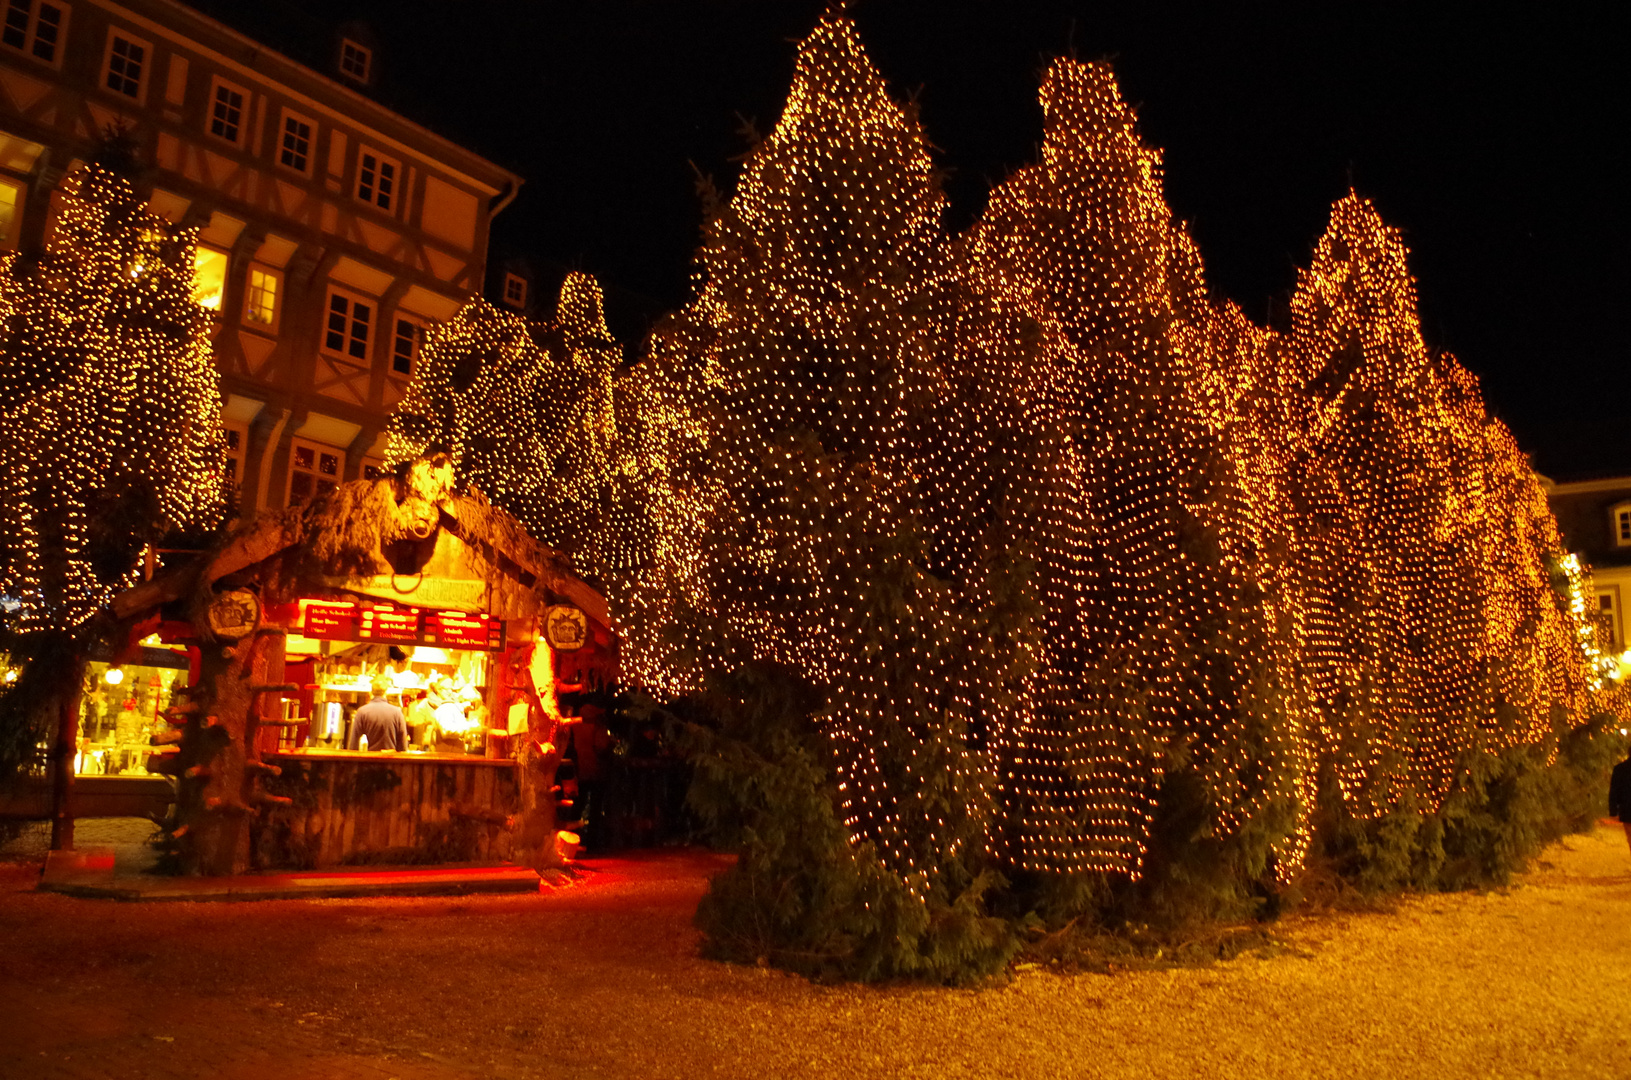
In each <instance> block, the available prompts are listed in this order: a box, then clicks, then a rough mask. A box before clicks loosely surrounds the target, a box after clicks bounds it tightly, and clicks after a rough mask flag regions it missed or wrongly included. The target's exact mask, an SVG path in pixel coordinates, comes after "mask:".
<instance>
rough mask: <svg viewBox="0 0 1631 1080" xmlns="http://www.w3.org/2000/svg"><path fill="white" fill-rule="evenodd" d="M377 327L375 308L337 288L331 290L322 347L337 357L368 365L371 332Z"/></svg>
mask: <svg viewBox="0 0 1631 1080" xmlns="http://www.w3.org/2000/svg"><path fill="white" fill-rule="evenodd" d="M373 325H374V305H372V304H369V303H365V302H363V301H361V300H358V299H357V298H355V297H353V296H347V295H346V294H345V293H342V292H340V291H339V290H337V289H331V290H329V294H328V312H327V314H326V315H325V317H324V323H323V348H324V349H325V350H326V351H328V352H331V353H334V354H336V355H338V356H344V357H346V358H347V359H350V360H355V361H357V362H358V363H366V362H367V360H368V339H369V331H371V330H372V329H373Z"/></svg>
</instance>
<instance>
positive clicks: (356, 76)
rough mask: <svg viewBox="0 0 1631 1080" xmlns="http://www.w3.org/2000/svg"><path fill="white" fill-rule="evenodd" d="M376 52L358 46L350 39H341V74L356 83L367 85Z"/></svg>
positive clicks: (363, 46)
mask: <svg viewBox="0 0 1631 1080" xmlns="http://www.w3.org/2000/svg"><path fill="white" fill-rule="evenodd" d="M373 63H374V52H373V50H372V49H370V48H368V47H367V46H365V45H358V44H357V43H356V42H355V41H352V40H351V39H350V38H341V39H340V74H341V75H344V76H345V77H346V78H348V79H351V80H352V81H354V82H360V83H366V82H367V81H368V70H369V68H371V67H372V66H373Z"/></svg>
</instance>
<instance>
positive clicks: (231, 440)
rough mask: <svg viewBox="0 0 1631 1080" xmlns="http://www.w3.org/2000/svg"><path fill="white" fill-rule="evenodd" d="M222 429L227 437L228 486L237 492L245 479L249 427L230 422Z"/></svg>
mask: <svg viewBox="0 0 1631 1080" xmlns="http://www.w3.org/2000/svg"><path fill="white" fill-rule="evenodd" d="M221 427H222V430H223V432H224V433H225V435H226V463H225V472H226V478H227V486H228V487H230V488H232V489H233V490H237V488H238V485H239V484H241V483H243V479H244V453H245V451H247V450H248V449H249V425H248V424H240V423H238V422H237V421H235V420H228V421H226V422H224V423H223V424H222V425H221Z"/></svg>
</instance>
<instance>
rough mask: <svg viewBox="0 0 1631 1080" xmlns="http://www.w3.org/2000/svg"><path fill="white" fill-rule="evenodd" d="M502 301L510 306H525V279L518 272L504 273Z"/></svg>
mask: <svg viewBox="0 0 1631 1080" xmlns="http://www.w3.org/2000/svg"><path fill="white" fill-rule="evenodd" d="M504 302H505V303H506V304H509V305H510V306H511V307H517V308H524V307H526V306H527V279H526V278H524V277H522V276H521V275H520V274H505V275H504Z"/></svg>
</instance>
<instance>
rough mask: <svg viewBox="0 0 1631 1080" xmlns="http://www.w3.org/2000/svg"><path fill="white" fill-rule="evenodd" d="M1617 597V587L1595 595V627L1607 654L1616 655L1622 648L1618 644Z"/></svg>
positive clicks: (1618, 616) (1618, 612)
mask: <svg viewBox="0 0 1631 1080" xmlns="http://www.w3.org/2000/svg"><path fill="white" fill-rule="evenodd" d="M1619 597H1620V590H1619V588H1618V587H1614V588H1609V589H1603V590H1602V591H1600V592H1598V594H1597V627H1598V632H1599V633H1600V634H1601V635H1602V639H1603V645H1604V647H1605V648H1606V649H1607V651H1608V652H1616V653H1617V652H1619V651H1620V649H1621V648H1622V647H1623V646H1622V645H1621V644H1620V641H1621V634H1620V604H1619Z"/></svg>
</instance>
